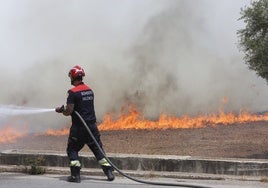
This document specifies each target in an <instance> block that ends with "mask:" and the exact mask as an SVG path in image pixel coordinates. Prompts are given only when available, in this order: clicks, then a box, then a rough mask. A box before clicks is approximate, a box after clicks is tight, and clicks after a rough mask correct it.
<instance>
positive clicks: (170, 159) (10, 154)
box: [0, 150, 268, 179]
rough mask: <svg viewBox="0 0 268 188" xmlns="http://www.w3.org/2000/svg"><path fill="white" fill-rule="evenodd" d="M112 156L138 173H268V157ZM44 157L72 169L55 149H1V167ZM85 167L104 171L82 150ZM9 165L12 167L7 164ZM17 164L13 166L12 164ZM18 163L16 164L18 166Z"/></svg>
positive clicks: (59, 168) (51, 168)
mask: <svg viewBox="0 0 268 188" xmlns="http://www.w3.org/2000/svg"><path fill="white" fill-rule="evenodd" d="M107 156H109V159H110V160H111V161H112V162H113V163H114V164H115V165H116V166H117V167H118V168H119V169H121V170H123V171H124V172H127V173H129V174H131V175H135V176H143V177H144V176H148V177H150V176H162V177H183V178H198V179H203V178H205V179H207V178H208V179H211V178H212V179H222V178H226V176H228V177H229V178H230V176H232V177H233V178H239V179H259V178H261V177H264V176H268V160H266V159H263V160H259V159H258V160H257V159H256V160H253V159H215V158H201V157H191V156H172V155H167V156H163V155H161V156H158V155H127V154H108V155H107ZM38 158H42V159H43V160H42V162H41V163H40V166H45V167H46V168H47V173H53V172H54V173H55V172H57V173H65V172H66V171H67V173H69V168H68V166H69V160H68V158H67V156H66V154H63V153H56V152H55V151H51V152H49V151H47V152H42V151H29V150H27V151H26V150H6V151H2V152H0V165H2V167H0V169H1V170H0V171H12V170H13V171H15V168H18V171H22V169H23V166H24V169H25V166H26V165H28V164H27V160H29V159H32V160H33V159H38ZM80 160H81V163H82V165H83V166H82V171H83V172H84V173H85V174H88V175H99V174H102V172H101V170H100V168H99V165H98V163H97V162H96V160H95V158H94V156H93V155H86V154H83V153H82V154H81V155H80ZM7 165H8V166H9V169H8V167H7ZM12 165H13V166H12ZM14 165H15V166H14Z"/></svg>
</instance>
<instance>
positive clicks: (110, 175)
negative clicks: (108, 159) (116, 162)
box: [101, 165, 114, 181]
mask: <svg viewBox="0 0 268 188" xmlns="http://www.w3.org/2000/svg"><path fill="white" fill-rule="evenodd" d="M101 168H102V170H103V172H104V174H105V175H106V176H107V179H108V181H113V180H114V174H113V171H114V168H113V167H111V166H103V165H101Z"/></svg>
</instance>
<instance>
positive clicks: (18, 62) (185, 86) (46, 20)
mask: <svg viewBox="0 0 268 188" xmlns="http://www.w3.org/2000/svg"><path fill="white" fill-rule="evenodd" d="M245 3H247V4H248V2H245V1H242V0H241V1H235V2H234V1H232V0H228V1H217V2H214V1H213V0H206V1H202V2H201V1H195V0H191V1H189V0H180V1H173V0H170V1H162V0H159V1H154V0H152V1H150V0H148V1H138V0H137V1H119V0H114V1H82V0H81V1H61V0H57V1H42V2H40V1H34V0H26V1H16V0H11V1H8V2H7V1H0V5H1V6H0V7H1V8H0V21H1V23H3V24H1V25H2V26H1V27H2V28H1V30H0V34H1V35H0V36H1V38H0V41H1V45H0V48H1V51H2V52H3V55H1V57H0V63H1V69H2V70H4V71H2V72H1V75H0V78H1V87H2V89H1V98H0V103H1V104H13V105H23V106H33V107H40V108H54V107H56V106H60V105H62V104H64V103H65V102H66V92H67V90H68V89H69V88H70V87H71V86H70V81H69V80H68V77H67V73H68V71H69V69H70V68H71V67H72V66H74V65H76V64H78V65H81V66H82V67H83V68H84V69H85V71H86V77H85V82H86V83H87V84H89V85H90V86H91V87H92V88H93V90H94V92H95V106H96V112H97V116H98V119H99V121H101V119H102V117H103V115H104V114H106V113H108V112H115V113H119V112H120V109H121V107H122V106H123V105H125V104H126V103H127V102H131V103H134V104H136V105H137V106H138V107H139V109H140V110H141V112H142V113H144V115H145V117H150V118H155V117H158V115H159V114H160V113H162V112H163V113H168V114H173V115H177V116H180V115H183V114H190V115H197V114H204V113H209V112H215V111H217V110H218V108H219V106H221V101H222V98H224V97H225V98H227V99H228V102H227V104H226V105H225V106H224V110H226V111H239V110H240V109H241V108H247V109H249V110H250V111H253V112H255V111H263V110H267V100H266V99H267V96H268V91H267V86H266V83H265V81H264V80H262V79H260V78H258V77H256V76H255V73H254V72H250V71H249V70H248V68H247V67H246V66H245V65H244V63H243V60H242V56H243V54H241V53H239V51H238V49H237V46H236V43H237V38H236V31H237V29H239V27H241V23H239V21H238V20H237V19H238V18H239V11H240V8H241V7H244V6H245V5H246V4H245ZM223 7H224V8H223ZM30 119H31V120H30V123H31V124H35V125H36V129H38V130H40V129H41V126H42V125H44V124H45V125H47V126H49V127H59V126H62V125H64V124H67V125H68V124H69V123H68V121H70V120H69V119H66V117H61V116H59V115H58V114H56V113H55V114H54V115H51V114H50V115H46V116H45V115H44V116H42V117H41V119H42V120H40V117H39V116H38V117H31V118H30ZM42 128H43V127H42ZM45 128H47V127H45Z"/></svg>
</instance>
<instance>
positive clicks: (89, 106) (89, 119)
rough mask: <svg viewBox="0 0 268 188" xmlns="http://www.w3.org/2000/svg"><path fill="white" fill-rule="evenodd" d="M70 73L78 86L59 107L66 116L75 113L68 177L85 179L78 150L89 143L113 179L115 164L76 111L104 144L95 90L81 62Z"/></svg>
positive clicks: (104, 170)
mask: <svg viewBox="0 0 268 188" xmlns="http://www.w3.org/2000/svg"><path fill="white" fill-rule="evenodd" d="M68 76H69V77H70V79H71V85H73V86H74V87H73V88H72V89H70V90H69V91H68V97H67V103H66V105H65V106H64V105H62V106H61V107H57V108H55V111H56V112H58V113H62V114H63V115H65V116H69V115H71V118H72V126H71V128H70V133H69V138H68V144H67V155H68V157H69V160H70V169H71V176H70V177H68V181H70V182H77V183H80V181H81V179H80V169H81V163H80V161H79V156H78V152H79V151H80V150H81V149H82V148H83V147H84V145H85V144H86V145H87V146H88V147H89V148H90V149H91V151H92V152H93V154H94V155H95V157H96V159H97V160H98V163H99V164H100V166H101V167H102V169H103V172H104V174H105V175H106V176H107V179H108V180H109V181H113V180H114V175H113V168H112V166H111V165H110V164H109V163H108V162H107V160H106V159H105V157H104V155H103V153H102V152H101V151H100V150H99V148H98V147H97V145H96V144H95V142H94V141H93V139H92V138H91V137H90V135H89V133H88V132H87V130H86V128H85V127H84V125H83V123H82V122H81V120H80V119H79V117H78V116H77V115H76V114H75V113H74V111H77V112H78V113H79V114H80V115H81V117H82V118H83V119H84V120H85V122H86V123H87V126H88V127H89V129H90V131H91V132H92V134H93V135H94V137H95V139H96V140H97V142H98V144H99V145H100V147H101V148H102V142H101V139H100V133H99V130H98V127H97V125H96V116H95V109H94V93H93V91H92V89H91V88H90V87H89V86H88V85H86V84H84V82H83V77H84V76H85V72H84V70H83V68H81V67H80V66H78V65H76V66H74V67H73V68H72V69H71V70H70V71H69V75H68Z"/></svg>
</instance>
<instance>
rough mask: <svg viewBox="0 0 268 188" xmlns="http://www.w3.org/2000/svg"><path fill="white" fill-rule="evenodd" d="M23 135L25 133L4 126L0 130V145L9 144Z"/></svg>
mask: <svg viewBox="0 0 268 188" xmlns="http://www.w3.org/2000/svg"><path fill="white" fill-rule="evenodd" d="M24 135H25V133H23V132H20V131H18V130H16V129H15V128H13V127H9V126H6V127H4V128H3V129H1V130H0V143H10V142H13V141H15V140H16V139H18V138H21V137H23V136H24Z"/></svg>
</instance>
